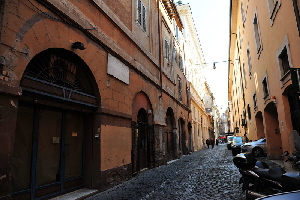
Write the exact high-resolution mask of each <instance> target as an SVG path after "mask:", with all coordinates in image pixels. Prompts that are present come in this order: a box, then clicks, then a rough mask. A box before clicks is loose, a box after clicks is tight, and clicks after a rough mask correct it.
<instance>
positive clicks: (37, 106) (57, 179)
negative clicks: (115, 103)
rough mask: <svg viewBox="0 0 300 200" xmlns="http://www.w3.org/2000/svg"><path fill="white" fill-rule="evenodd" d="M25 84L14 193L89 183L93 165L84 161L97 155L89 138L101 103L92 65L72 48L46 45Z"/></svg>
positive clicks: (41, 193) (58, 190)
mask: <svg viewBox="0 0 300 200" xmlns="http://www.w3.org/2000/svg"><path fill="white" fill-rule="evenodd" d="M20 87H21V88H22V95H21V97H20V99H19V106H18V115H17V116H18V118H17V123H16V131H15V138H14V152H13V159H12V160H13V162H12V172H13V173H12V174H14V176H13V177H12V188H13V189H12V192H17V193H18V195H19V194H20V195H21V196H19V198H25V196H31V197H35V198H43V197H45V196H52V195H57V194H62V193H65V192H66V191H69V190H72V189H73V187H74V188H75V187H79V186H82V185H84V184H85V182H86V180H87V177H86V176H85V173H84V171H86V169H87V168H90V167H91V166H89V165H88V164H87V165H85V164H84V163H83V162H84V161H85V160H91V159H93V158H92V157H89V158H87V156H86V155H87V154H86V153H85V152H86V151H87V146H92V141H86V138H88V137H89V138H91V137H92V134H93V131H92V130H93V128H94V127H93V126H94V123H93V120H91V119H93V118H94V114H93V113H94V112H95V111H96V110H97V109H98V107H99V102H100V101H99V98H100V94H99V90H98V87H97V84H96V80H95V78H94V76H93V74H92V72H91V71H90V68H89V66H88V65H87V64H86V63H85V62H84V61H83V60H82V59H81V58H80V57H79V56H78V55H76V54H75V53H73V52H71V51H68V50H66V49H62V48H51V49H47V50H44V51H42V52H40V53H38V54H36V55H35V56H34V57H33V58H32V59H31V60H30V62H29V63H28V65H27V67H26V69H25V70H24V73H23V76H22V79H21V81H20ZM94 120H95V118H94ZM24 138H26V139H24ZM87 143H90V145H87ZM24 163H26V164H24ZM88 163H89V162H88ZM20 166H22V167H20ZM28 166H30V167H28ZM20 177H22V178H23V180H20ZM27 182H30V183H31V184H30V187H29V186H28V185H27V184H26V183H27ZM67 182H68V183H67ZM57 183H59V184H60V185H62V187H57V186H56V184H57ZM70 185H72V186H70ZM39 187H42V189H41V190H37V188H39ZM22 195H25V196H22Z"/></svg>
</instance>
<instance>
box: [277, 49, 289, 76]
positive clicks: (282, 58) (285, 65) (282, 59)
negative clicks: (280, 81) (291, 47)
mask: <svg viewBox="0 0 300 200" xmlns="http://www.w3.org/2000/svg"><path fill="white" fill-rule="evenodd" d="M278 58H279V65H280V66H281V71H282V76H284V75H285V74H286V73H287V72H288V71H289V70H290V63H289V56H288V53H287V49H286V47H284V48H283V51H282V52H281V54H280V55H279V57H278Z"/></svg>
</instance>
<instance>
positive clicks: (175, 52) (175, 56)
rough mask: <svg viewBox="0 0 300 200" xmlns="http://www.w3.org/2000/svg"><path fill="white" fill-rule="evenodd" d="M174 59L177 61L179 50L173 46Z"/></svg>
mask: <svg viewBox="0 0 300 200" xmlns="http://www.w3.org/2000/svg"><path fill="white" fill-rule="evenodd" d="M173 60H174V61H175V62H177V50H176V48H175V47H173Z"/></svg>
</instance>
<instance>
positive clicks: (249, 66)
mask: <svg viewBox="0 0 300 200" xmlns="http://www.w3.org/2000/svg"><path fill="white" fill-rule="evenodd" d="M247 60H248V69H249V76H251V75H252V63H251V57H250V51H249V49H247Z"/></svg>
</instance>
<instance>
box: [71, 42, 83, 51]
mask: <svg viewBox="0 0 300 200" xmlns="http://www.w3.org/2000/svg"><path fill="white" fill-rule="evenodd" d="M71 47H72V48H73V49H79V50H84V49H85V47H84V44H83V43H81V42H74V43H73V44H72V46H71Z"/></svg>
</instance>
